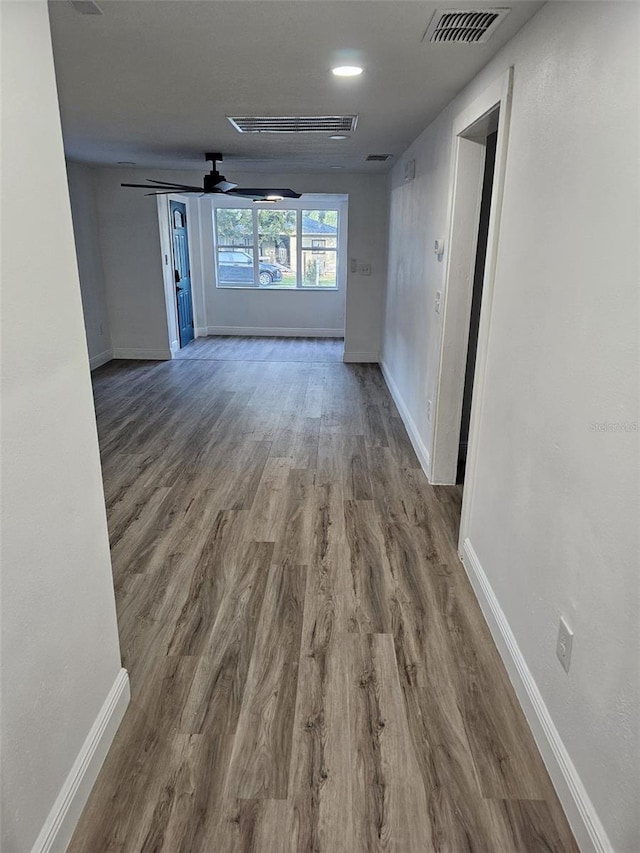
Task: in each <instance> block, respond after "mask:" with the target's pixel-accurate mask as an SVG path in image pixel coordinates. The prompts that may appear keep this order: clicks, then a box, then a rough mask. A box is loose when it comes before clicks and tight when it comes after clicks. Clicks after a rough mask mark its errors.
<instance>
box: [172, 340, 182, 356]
mask: <svg viewBox="0 0 640 853" xmlns="http://www.w3.org/2000/svg"><path fill="white" fill-rule="evenodd" d="M170 349H171V355H172V356H173V355H175V354H176V353H177V352H180V341H171V347H170Z"/></svg>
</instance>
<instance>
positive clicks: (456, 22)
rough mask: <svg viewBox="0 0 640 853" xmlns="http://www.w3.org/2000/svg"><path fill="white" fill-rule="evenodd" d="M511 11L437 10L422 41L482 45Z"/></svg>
mask: <svg viewBox="0 0 640 853" xmlns="http://www.w3.org/2000/svg"><path fill="white" fill-rule="evenodd" d="M510 11H511V9H476V10H465V9H445V10H442V9H438V10H437V11H436V12H435V13H434V15H433V18H432V19H431V23H430V24H429V28H428V29H427V31H426V33H425V34H424V38H423V39H422V41H428V42H435V43H436V44H482V43H484V42H486V41H489V39H490V38H491V36H492V35H493V33H494V32H495V30H496V28H497V27H498V25H499V24H500V23H502V21H504V19H505V18H506V17H507V15H508V14H509V12H510Z"/></svg>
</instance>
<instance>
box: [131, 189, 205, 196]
mask: <svg viewBox="0 0 640 853" xmlns="http://www.w3.org/2000/svg"><path fill="white" fill-rule="evenodd" d="M147 189H149V188H148V187H147ZM180 192H181V193H182V195H200V196H202V195H204V193H203V192H202V189H196V190H181V191H180ZM176 194H178V190H160V189H159V190H158V191H157V192H153V193H145V196H147V195H176Z"/></svg>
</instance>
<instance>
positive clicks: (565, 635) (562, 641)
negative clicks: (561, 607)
mask: <svg viewBox="0 0 640 853" xmlns="http://www.w3.org/2000/svg"><path fill="white" fill-rule="evenodd" d="M572 648H573V631H572V630H571V628H570V627H569V626H568V625H567V621H566V619H565V618H564V616H561V617H560V627H559V628H558V645H557V646H556V654H557V656H558V660H559V661H560V663H561V664H562V666H563V667H564V669H565V672H569V667H570V666H571V649H572Z"/></svg>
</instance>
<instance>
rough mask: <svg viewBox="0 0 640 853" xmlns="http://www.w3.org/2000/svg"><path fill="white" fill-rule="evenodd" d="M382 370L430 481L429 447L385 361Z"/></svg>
mask: <svg viewBox="0 0 640 853" xmlns="http://www.w3.org/2000/svg"><path fill="white" fill-rule="evenodd" d="M380 369H381V370H382V375H383V376H384V381H385V382H386V383H387V388H388V389H389V393H390V394H391V397H392V398H393V402H394V403H395V404H396V407H397V409H398V412H399V413H400V417H401V418H402V422H403V424H404V425H405V428H406V430H407V433H408V434H409V439H410V441H411V444H412V445H413V449H414V450H415V452H416V456H417V457H418V461H419V462H420V465H421V467H422V470H423V471H424V473H425V475H426V477H427V479H429V477H430V474H431V465H430V459H429V450H428V449H427V446H426V445H425V443H424V442H423V440H422V439H421V438H420V433H419V432H418V427H417V426H416V424H415V422H414V420H413V418H412V417H411V414H410V413H409V409H408V408H407V406H406V404H405V402H404V400H403V399H402V395H401V394H400V390H399V389H398V386H397V385H396V383H395V381H394V379H393V377H392V376H391V373H390V372H389V368H388V367H387V365H386V364H385V362H384V359H382V360H381V361H380Z"/></svg>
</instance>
